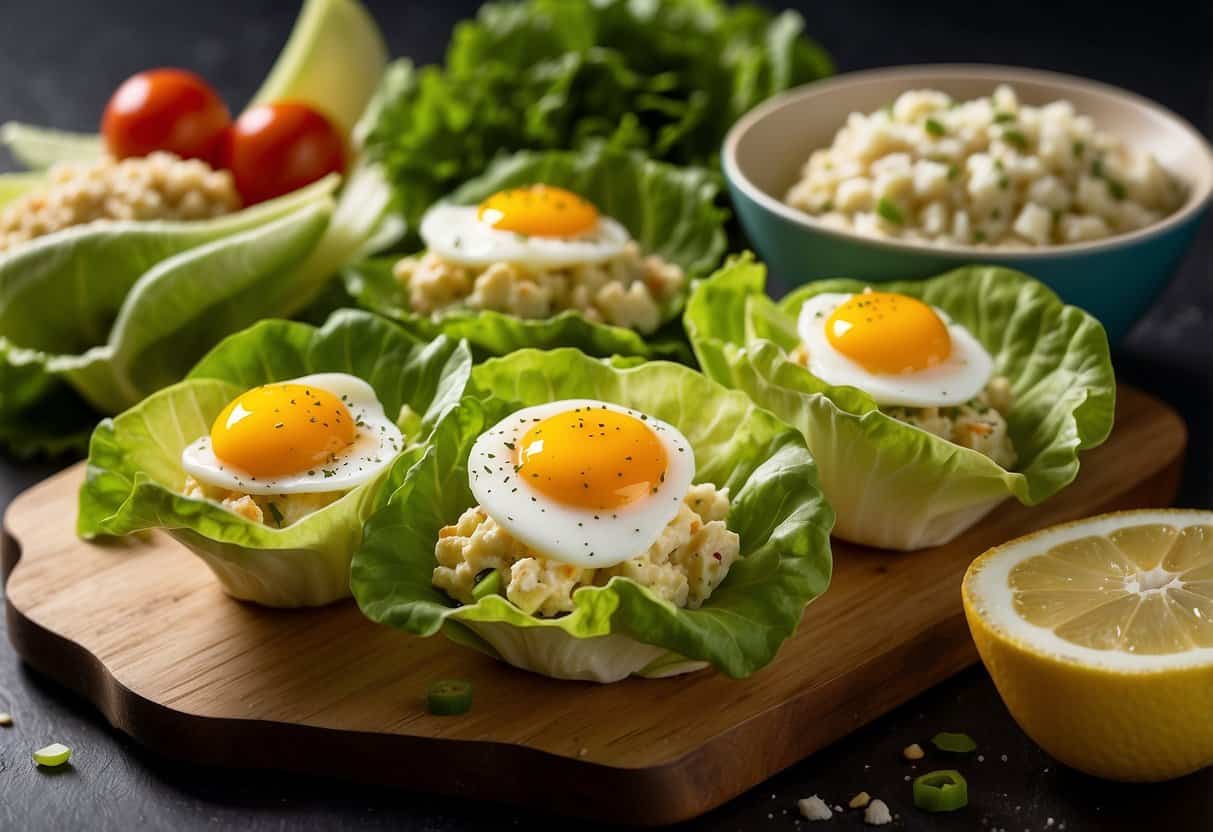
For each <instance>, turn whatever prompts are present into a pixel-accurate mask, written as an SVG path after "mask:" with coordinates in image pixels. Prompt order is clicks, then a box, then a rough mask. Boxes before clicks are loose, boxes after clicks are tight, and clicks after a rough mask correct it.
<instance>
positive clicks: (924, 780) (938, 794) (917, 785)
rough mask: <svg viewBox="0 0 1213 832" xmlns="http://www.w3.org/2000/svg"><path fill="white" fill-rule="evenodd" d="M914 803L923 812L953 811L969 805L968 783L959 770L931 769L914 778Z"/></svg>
mask: <svg viewBox="0 0 1213 832" xmlns="http://www.w3.org/2000/svg"><path fill="white" fill-rule="evenodd" d="M914 805H915V806H916V807H918V808H919V809H922V810H923V811H924V812H954V811H956V810H957V809H961V808H963V807H965V806H968V805H969V784H968V783H966V782H965V779H964V777H962V776H961V775H960V772H959V771H955V770H952V769H945V770H944V771H932V772H929V773H927V774H924V775H922V776H921V777H918V778H916V779H915V780H914Z"/></svg>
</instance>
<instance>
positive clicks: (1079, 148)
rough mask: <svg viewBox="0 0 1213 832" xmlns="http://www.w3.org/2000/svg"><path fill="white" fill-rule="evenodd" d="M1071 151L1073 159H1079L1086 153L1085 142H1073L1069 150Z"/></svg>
mask: <svg viewBox="0 0 1213 832" xmlns="http://www.w3.org/2000/svg"><path fill="white" fill-rule="evenodd" d="M1071 150H1073V151H1074V158H1075V159H1081V158H1082V154H1084V153H1086V152H1087V143H1086V142H1074V145H1073V147H1072V148H1071Z"/></svg>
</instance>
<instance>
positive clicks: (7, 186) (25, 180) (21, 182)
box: [0, 173, 46, 208]
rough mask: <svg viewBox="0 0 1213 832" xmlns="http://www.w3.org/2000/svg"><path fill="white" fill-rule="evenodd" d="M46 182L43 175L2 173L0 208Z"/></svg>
mask: <svg viewBox="0 0 1213 832" xmlns="http://www.w3.org/2000/svg"><path fill="white" fill-rule="evenodd" d="M45 181H46V179H45V177H43V175H42V174H41V173H0V208H3V207H4V206H5V205H7V204H8V203H10V202H12V201H13V200H15V199H17V198H19V197H22V196H24V195H25V194H27V193H29V192H30V191H32V190H33V189H34V188H37V187H39V186H40V185H42V184H43V183H44V182H45Z"/></svg>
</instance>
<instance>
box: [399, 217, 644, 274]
mask: <svg viewBox="0 0 1213 832" xmlns="http://www.w3.org/2000/svg"><path fill="white" fill-rule="evenodd" d="M476 212H477V207H476V206H475V205H452V204H450V203H439V204H438V205H435V206H434V207H433V208H431V209H430V210H429V211H427V212H426V214H425V216H424V217H422V219H421V239H422V240H424V241H425V245H426V248H428V249H429V250H430V251H432V252H434V253H435V254H437V255H438V256H439V257H441V258H442V259H443V260H449V261H450V262H452V263H460V264H462V265H465V266H489V265H492V264H493V263H499V262H505V263H517V264H519V265H523V266H531V267H533V268H549V269H551V268H561V267H564V266H575V265H579V264H581V263H601V262H603V261H605V260H611V259H614V258H616V257H618V256H619V255H620V254H622V253H623V250H624V247H625V246H626V245H627V244H628V242H629V241H630V240H631V235H630V234H628V230H627V229H626V228H624V227H623V226H622V225H620V224H619V223H618V222H616V221H615V220H613V219H611V218H610V217H602V216H600V217H599V218H598V224H597V225H596V226H595V227H594V228H593V229H591V230H590V231H587V232H585V233H584V234H578V235H577V236H574V237H541V236H538V235H529V236H528V235H525V234H518V233H515V232H513V231H501V230H499V229H497V228H494V227H493V226H491V225H489V224H487V223H484V222H481V221H480V219H479V218H478V217H477V216H476Z"/></svg>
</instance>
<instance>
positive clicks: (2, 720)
mask: <svg viewBox="0 0 1213 832" xmlns="http://www.w3.org/2000/svg"><path fill="white" fill-rule="evenodd" d="M12 724H13V715H12V714H3V713H0V725H3V726H4V727H5V728H7V727H8V726H10V725H12Z"/></svg>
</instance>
